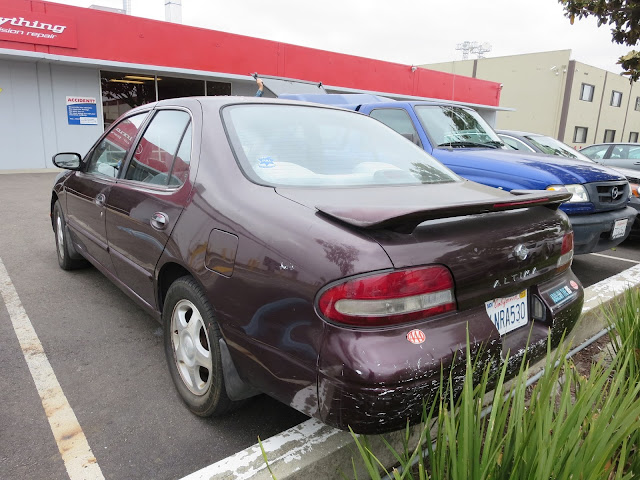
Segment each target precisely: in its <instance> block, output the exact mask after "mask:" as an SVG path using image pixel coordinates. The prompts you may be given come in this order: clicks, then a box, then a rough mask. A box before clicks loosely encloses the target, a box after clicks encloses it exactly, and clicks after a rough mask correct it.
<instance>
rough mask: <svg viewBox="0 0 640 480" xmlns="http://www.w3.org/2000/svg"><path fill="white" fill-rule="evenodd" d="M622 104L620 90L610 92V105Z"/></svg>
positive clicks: (617, 105)
mask: <svg viewBox="0 0 640 480" xmlns="http://www.w3.org/2000/svg"><path fill="white" fill-rule="evenodd" d="M621 104H622V92H616V91H615V90H614V91H612V92H611V106H612V107H619V106H620V105H621Z"/></svg>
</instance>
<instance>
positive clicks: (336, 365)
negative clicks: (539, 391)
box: [318, 270, 584, 434]
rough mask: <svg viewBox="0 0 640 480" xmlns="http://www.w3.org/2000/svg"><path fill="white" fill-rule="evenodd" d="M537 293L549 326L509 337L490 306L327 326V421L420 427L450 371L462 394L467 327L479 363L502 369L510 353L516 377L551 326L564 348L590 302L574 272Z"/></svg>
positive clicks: (541, 349) (323, 383)
mask: <svg viewBox="0 0 640 480" xmlns="http://www.w3.org/2000/svg"><path fill="white" fill-rule="evenodd" d="M572 284H573V286H572ZM565 287H567V288H569V289H571V294H570V295H569V296H568V297H567V298H565V299H564V300H562V301H561V302H560V303H559V304H557V305H556V304H554V302H553V300H552V297H551V294H552V293H556V292H557V291H558V289H564V288H565ZM529 295H530V298H532V297H533V296H537V297H538V298H540V299H542V300H543V303H544V304H545V307H546V315H545V318H544V320H542V321H537V322H533V321H530V322H529V324H528V327H522V328H519V329H517V330H514V331H512V332H510V333H508V334H506V335H504V336H503V337H500V336H499V334H498V331H497V329H496V328H495V326H494V325H493V323H492V322H491V320H490V319H489V317H488V315H487V313H486V310H485V307H484V305H481V306H479V307H475V308H473V309H470V310H467V311H464V312H456V313H454V314H453V315H445V316H443V317H440V318H438V319H436V320H430V321H423V322H419V323H417V324H415V323H414V324H410V325H405V326H402V327H392V328H390V329H389V330H386V331H383V332H380V331H375V332H374V331H370V332H368V331H363V330H349V329H344V328H339V327H337V326H334V325H329V326H327V333H326V334H325V337H324V341H323V347H322V352H321V355H320V363H319V372H318V397H319V412H318V415H319V417H320V418H321V420H322V421H324V422H325V423H328V424H329V425H333V426H336V427H338V428H341V429H347V428H349V427H351V428H352V429H353V430H354V431H355V432H357V433H366V434H373V433H384V432H388V431H393V430H398V429H401V428H403V427H405V426H406V423H407V420H409V421H410V422H411V423H416V422H419V421H420V419H421V415H422V411H423V402H426V405H427V408H429V406H430V400H432V399H433V398H435V396H436V395H437V392H438V389H439V386H440V375H441V369H442V368H443V370H442V371H444V374H445V375H447V376H448V373H449V371H450V370H451V371H452V372H453V378H455V379H457V380H458V382H457V383H456V385H455V386H454V388H455V389H456V391H459V390H460V389H461V387H462V381H463V379H464V370H465V355H466V354H465V352H466V338H467V328H468V331H469V338H470V348H471V356H472V359H474V360H479V364H480V365H487V364H490V365H491V368H492V369H494V370H496V369H498V368H499V367H500V366H501V365H502V363H503V360H502V358H504V357H505V356H506V354H507V351H510V352H511V353H510V355H509V362H508V375H509V376H513V375H514V374H515V373H517V371H518V368H519V366H520V360H521V359H522V356H523V355H524V354H525V353H526V354H527V358H528V359H529V360H533V359H536V358H540V357H542V356H543V355H544V354H545V352H546V347H547V337H548V333H549V328H551V342H552V344H553V346H556V345H557V344H558V343H559V342H560V340H561V338H562V335H563V333H564V332H565V331H569V330H571V328H573V325H574V324H575V322H576V321H577V319H578V317H579V315H580V312H581V310H582V304H583V301H584V292H583V290H582V287H581V286H580V284H579V282H578V280H577V278H576V277H575V276H574V275H573V273H572V272H571V271H570V270H568V271H567V272H565V273H563V274H562V275H560V276H559V277H556V278H554V279H552V280H550V281H548V282H546V283H545V284H542V285H538V286H534V287H530V288H529ZM556 298H557V297H556ZM414 328H419V329H421V330H422V331H423V332H424V333H425V335H426V341H425V342H424V343H423V344H420V345H413V344H412V343H409V342H408V341H407V338H406V335H407V333H408V332H409V331H410V330H412V329H414ZM527 340H529V343H528V346H527Z"/></svg>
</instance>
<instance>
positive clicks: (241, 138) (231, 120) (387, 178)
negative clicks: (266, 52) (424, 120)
mask: <svg viewBox="0 0 640 480" xmlns="http://www.w3.org/2000/svg"><path fill="white" fill-rule="evenodd" d="M223 118H224V122H225V127H226V129H227V132H228V134H229V138H230V139H231V144H232V148H233V150H234V153H235V155H236V158H237V159H238V163H239V164H240V167H241V168H242V169H243V171H244V173H245V174H246V175H247V176H248V177H249V178H250V179H251V180H253V181H254V182H256V183H259V184H263V185H272V186H277V185H287V186H299V187H305V186H358V185H389V184H402V185H416V184H424V183H446V182H455V181H460V180H461V179H460V178H459V177H458V176H457V175H456V174H455V173H453V172H452V171H450V170H449V169H447V168H446V167H445V166H443V165H442V164H441V163H439V162H438V161H437V160H436V159H434V158H433V157H431V156H430V155H428V154H427V153H426V152H424V151H423V150H422V149H420V148H419V147H416V146H415V145H414V144H413V143H412V142H411V141H409V140H407V139H406V138H404V137H403V136H402V135H400V134H398V133H396V132H394V131H393V130H391V129H390V128H389V127H387V126H385V125H383V124H382V123H380V122H378V121H377V120H374V119H372V118H369V117H367V116H365V115H361V114H357V113H353V112H348V111H342V110H332V109H327V108H320V107H311V106H304V105H300V106H298V105H270V104H251V105H234V106H231V107H227V108H225V109H224V113H223Z"/></svg>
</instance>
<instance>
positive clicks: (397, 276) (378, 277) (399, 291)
mask: <svg viewBox="0 0 640 480" xmlns="http://www.w3.org/2000/svg"><path fill="white" fill-rule="evenodd" d="M318 308H319V310H320V311H321V312H322V314H323V315H324V316H325V317H327V318H328V319H330V320H333V321H336V322H340V323H345V324H348V325H355V326H360V327H374V326H382V325H394V324H398V323H405V322H410V321H412V320H418V319H423V318H426V317H430V316H433V315H437V314H440V313H444V312H449V311H452V310H455V308H456V304H455V296H454V292H453V278H452V276H451V273H450V272H449V270H448V269H447V268H446V267H444V266H442V265H432V266H428V267H421V268H413V269H407V270H396V271H393V272H390V273H382V274H375V275H367V276H363V277H358V278H353V279H350V280H347V281H345V282H343V283H339V284H337V285H334V286H332V287H330V288H328V289H327V290H325V291H324V292H323V293H322V294H321V295H320V297H319V299H318Z"/></svg>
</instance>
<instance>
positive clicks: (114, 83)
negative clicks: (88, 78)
mask: <svg viewBox="0 0 640 480" xmlns="http://www.w3.org/2000/svg"><path fill="white" fill-rule="evenodd" d="M100 85H101V87H102V113H103V115H104V126H105V128H107V127H108V126H109V125H111V124H112V123H113V122H114V121H115V120H116V118H118V117H119V116H120V115H122V114H123V113H125V112H127V111H129V110H131V109H132V108H134V107H138V106H140V105H144V104H145V103H151V102H155V101H156V86H155V77H154V76H153V75H142V74H140V73H137V74H136V73H131V74H129V73H120V72H100Z"/></svg>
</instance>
